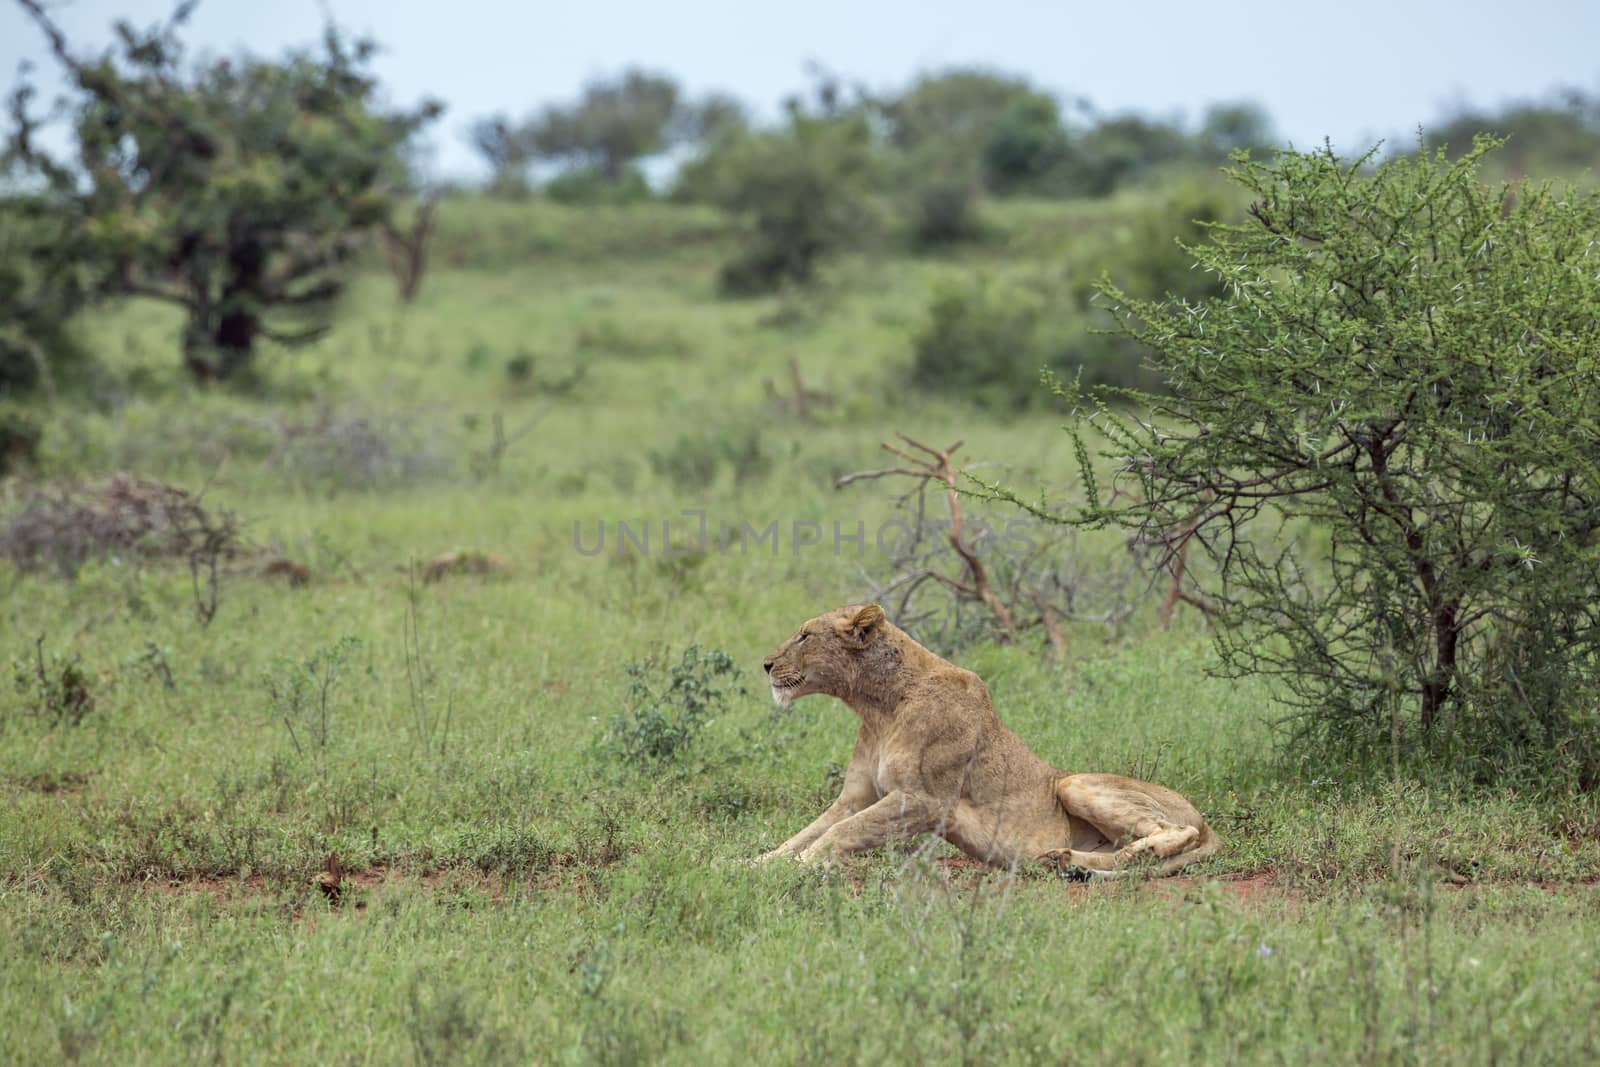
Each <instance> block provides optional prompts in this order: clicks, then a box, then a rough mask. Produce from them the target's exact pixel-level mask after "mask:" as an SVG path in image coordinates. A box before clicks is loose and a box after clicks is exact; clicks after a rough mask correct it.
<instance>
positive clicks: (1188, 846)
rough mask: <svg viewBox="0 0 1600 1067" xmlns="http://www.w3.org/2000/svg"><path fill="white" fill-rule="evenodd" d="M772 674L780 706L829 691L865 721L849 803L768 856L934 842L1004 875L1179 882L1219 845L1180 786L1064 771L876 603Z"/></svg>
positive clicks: (976, 683)
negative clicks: (1176, 876) (1139, 870)
mask: <svg viewBox="0 0 1600 1067" xmlns="http://www.w3.org/2000/svg"><path fill="white" fill-rule="evenodd" d="M762 665H763V666H764V667H765V668H766V671H767V676H768V679H769V681H770V682H771V683H772V696H773V699H774V700H776V701H777V702H778V703H779V704H788V703H789V702H790V701H792V700H796V699H798V698H800V697H803V696H809V695H810V694H812V693H823V694H826V695H828V696H834V697H838V698H839V699H840V700H842V701H844V702H845V703H846V704H848V705H849V706H850V709H851V710H852V711H854V712H855V713H856V714H857V715H858V716H860V718H861V732H860V734H859V735H858V736H857V738H856V747H855V752H854V753H853V754H852V755H851V757H850V766H849V767H848V768H847V769H846V770H845V775H844V788H843V790H841V791H840V793H839V799H838V800H836V801H834V802H833V804H832V806H831V807H829V808H828V810H827V811H825V812H823V813H822V814H821V815H819V816H818V817H817V818H816V820H815V821H814V822H812V824H811V825H810V826H807V827H806V828H805V829H804V830H801V831H800V832H799V833H798V834H795V835H794V836H793V837H791V838H790V839H789V840H787V841H785V842H784V843H783V844H781V845H779V846H778V847H777V848H776V849H773V850H772V851H771V852H768V853H767V854H766V855H764V856H762V857H761V859H762V860H769V859H771V858H772V857H774V856H783V855H797V856H798V857H799V858H800V860H801V861H802V862H814V861H819V860H821V861H828V860H831V859H833V858H834V857H837V856H842V855H847V854H849V853H852V852H859V851H861V850H863V849H868V848H873V847H875V846H878V845H882V844H883V843H884V842H885V841H888V840H889V839H891V838H895V837H908V836H912V835H915V834H924V833H936V834H938V835H939V836H941V837H943V838H944V839H945V840H946V841H949V842H950V843H951V844H953V845H955V846H956V847H957V848H959V849H961V851H963V852H965V853H966V854H967V855H969V856H971V857H973V858H974V859H978V860H982V861H983V862H984V863H987V864H991V865H993V866H1001V867H1010V866H1014V865H1017V864H1021V863H1028V862H1033V861H1040V862H1044V863H1047V864H1050V865H1053V866H1056V867H1058V868H1060V869H1062V870H1063V871H1067V870H1073V869H1075V870H1078V871H1082V872H1087V873H1088V874H1094V875H1102V876H1112V875H1117V874H1122V873H1126V872H1127V870H1128V869H1129V868H1131V867H1135V866H1144V867H1145V869H1147V870H1149V871H1150V872H1151V873H1153V874H1170V873H1171V872H1173V871H1175V870H1177V869H1178V868H1180V867H1182V866H1184V865H1185V864H1189V863H1192V862H1194V861H1195V860H1198V859H1201V858H1203V857H1205V856H1209V855H1211V854H1212V853H1213V852H1215V851H1216V849H1217V837H1216V835H1215V834H1214V833H1212V832H1211V828H1210V827H1208V826H1207V825H1206V824H1205V820H1204V819H1202V818H1201V817H1200V813H1199V812H1197V811H1195V809H1194V806H1193V805H1192V804H1190V803H1189V802H1188V801H1187V800H1185V799H1184V798H1183V797H1181V796H1179V795H1178V794H1177V793H1174V792H1173V791H1172V790H1170V789H1164V788H1162V787H1161V786H1159V785H1151V784H1150V783H1149V782H1140V781H1135V780H1134V779H1132V778H1122V777H1119V776H1118V775H1114V774H1066V773H1064V772H1062V771H1059V770H1057V769H1056V768H1054V767H1052V766H1050V764H1048V763H1046V762H1045V761H1044V760H1042V759H1040V758H1039V757H1038V756H1035V755H1034V754H1033V752H1031V751H1030V750H1029V749H1028V746H1027V745H1025V744H1023V743H1022V740H1021V738H1019V737H1017V735H1016V734H1014V733H1012V732H1011V731H1010V730H1008V729H1006V727H1005V726H1004V725H1002V724H1001V722H1000V720H999V718H998V717H997V716H996V715H995V713H994V705H993V704H992V703H991V702H990V700H989V692H988V690H987V689H985V688H984V686H983V682H982V681H981V680H980V679H979V678H978V676H977V675H976V674H973V673H972V672H971V671H967V670H962V669H961V668H960V667H957V666H955V665H954V664H952V663H949V662H946V661H945V660H943V659H940V658H939V657H938V656H936V655H934V654H933V653H932V652H929V651H928V650H927V649H925V648H923V647H922V646H921V645H919V644H917V642H915V641H913V640H912V639H911V637H910V635H909V634H907V633H906V632H905V631H904V630H901V629H900V628H899V627H897V626H895V625H894V624H893V623H891V622H890V621H889V620H888V619H887V618H885V616H884V614H883V609H882V608H881V607H879V606H878V605H876V604H868V605H865V606H856V607H845V608H839V609H837V610H835V611H830V612H828V613H827V614H826V615H819V616H817V617H816V618H814V619H812V620H810V621H809V622H807V623H806V624H805V625H804V626H802V627H800V630H799V632H797V633H796V634H795V635H794V636H793V637H791V638H789V640H787V641H785V642H784V643H783V644H782V645H780V646H779V647H778V650H777V651H776V652H774V653H772V655H770V656H768V657H767V659H766V661H765V662H764V663H763V664H762ZM1152 859H1153V860H1155V861H1157V862H1154V863H1148V864H1145V863H1142V862H1141V861H1149V860H1152Z"/></svg>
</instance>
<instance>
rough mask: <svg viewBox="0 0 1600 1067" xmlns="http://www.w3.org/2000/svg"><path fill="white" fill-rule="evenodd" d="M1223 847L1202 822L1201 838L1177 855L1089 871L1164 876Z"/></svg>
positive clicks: (1102, 875) (1116, 875)
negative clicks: (1105, 869)
mask: <svg viewBox="0 0 1600 1067" xmlns="http://www.w3.org/2000/svg"><path fill="white" fill-rule="evenodd" d="M1221 847H1222V841H1221V839H1220V838H1218V837H1217V835H1216V834H1215V833H1213V832H1212V830H1211V827H1210V826H1209V825H1207V824H1205V823H1201V824H1200V840H1198V841H1196V842H1195V843H1194V845H1193V847H1191V848H1189V849H1186V850H1185V851H1183V852H1180V853H1178V854H1177V855H1176V856H1168V857H1167V858H1166V859H1164V860H1162V861H1161V862H1160V863H1155V864H1145V863H1141V864H1138V865H1136V866H1133V867H1115V868H1112V869H1111V870H1108V871H1102V870H1095V869H1093V868H1090V869H1089V873H1090V874H1091V875H1093V876H1094V877H1096V878H1126V877H1128V876H1129V875H1131V874H1136V875H1138V876H1139V877H1141V878H1162V877H1165V876H1166V875H1169V874H1176V873H1177V872H1178V871H1180V870H1182V869H1183V868H1185V867H1187V866H1189V864H1191V863H1196V862H1198V861H1200V860H1203V859H1205V858H1206V857H1207V856H1210V855H1212V854H1214V853H1215V852H1216V851H1217V849H1219V848H1221Z"/></svg>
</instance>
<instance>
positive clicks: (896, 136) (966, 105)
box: [882, 68, 1067, 192]
mask: <svg viewBox="0 0 1600 1067" xmlns="http://www.w3.org/2000/svg"><path fill="white" fill-rule="evenodd" d="M882 111H883V114H884V117H885V118H886V119H887V122H888V136H889V142H890V144H891V145H893V146H894V147H895V148H898V149H900V150H901V151H902V152H904V153H905V154H906V155H907V157H908V158H910V159H913V160H916V161H917V164H916V166H917V168H918V169H921V170H926V169H930V168H931V169H936V170H938V171H940V172H942V173H943V174H945V175H952V174H955V175H962V174H977V175H978V176H979V177H980V178H981V180H982V183H983V185H984V186H986V187H987V188H989V189H991V190H994V191H1000V192H1003V191H1008V190H1013V189H1016V188H1019V187H1021V186H1024V185H1026V184H1028V183H1029V182H1031V181H1034V180H1036V179H1038V178H1039V177H1040V176H1042V175H1044V174H1045V173H1047V172H1048V171H1049V170H1050V169H1051V168H1052V167H1054V166H1055V165H1056V164H1057V163H1058V162H1059V161H1060V159H1061V158H1062V156H1063V155H1064V154H1065V151H1066V141H1067V138H1066V131H1065V129H1064V128H1063V127H1062V123H1061V115H1060V109H1059V107H1058V105H1057V103H1056V100H1055V98H1054V97H1053V96H1050V95H1049V94H1048V93H1044V92H1040V91H1039V90H1037V89H1035V88H1033V86H1031V85H1030V84H1029V83H1028V81H1027V80H1026V79H1024V78H1019V77H1014V76H1012V75H1007V74H1001V73H998V72H995V71H989V70H983V69H980V68H956V69H953V70H947V71H942V72H940V73H937V74H927V75H924V76H923V77H921V78H919V79H918V80H917V81H916V82H914V83H913V84H912V86H911V87H910V88H909V89H907V90H906V91H905V92H904V93H902V94H901V95H900V96H898V97H895V98H892V99H890V100H888V101H886V102H884V103H883V104H882ZM947 184H948V183H947Z"/></svg>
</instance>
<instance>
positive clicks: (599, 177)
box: [544, 167, 653, 206]
mask: <svg viewBox="0 0 1600 1067" xmlns="http://www.w3.org/2000/svg"><path fill="white" fill-rule="evenodd" d="M544 195H545V196H547V197H549V198H550V199H551V200H554V201H555V202H556V203H558V204H573V205H580V206H588V205H593V204H637V203H638V202H640V201H641V200H649V199H650V197H651V196H652V195H653V194H652V193H651V192H650V183H649V182H647V181H645V180H644V175H643V174H640V173H639V172H638V171H637V170H629V171H627V172H626V173H625V174H624V175H623V176H622V177H620V178H608V177H607V176H606V175H605V173H604V172H603V171H601V170H598V169H596V168H593V167H585V168H580V169H577V170H569V171H566V172H565V173H562V174H558V175H557V176H555V177H554V178H551V179H550V180H549V181H547V182H545V184H544Z"/></svg>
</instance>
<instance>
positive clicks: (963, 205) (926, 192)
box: [908, 172, 983, 247]
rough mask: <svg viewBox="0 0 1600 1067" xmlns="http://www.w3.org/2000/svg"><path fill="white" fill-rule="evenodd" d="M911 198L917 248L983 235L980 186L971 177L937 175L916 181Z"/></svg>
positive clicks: (912, 229) (952, 242) (912, 224)
mask: <svg viewBox="0 0 1600 1067" xmlns="http://www.w3.org/2000/svg"><path fill="white" fill-rule="evenodd" d="M908 198H909V201H910V207H911V227H910V228H911V239H912V242H913V243H914V244H916V245H920V246H922V247H934V246H938V245H952V244H960V243H962V242H964V241H974V240H977V239H978V238H979V237H981V236H982V235H983V225H982V222H981V221H980V220H979V218H978V183H977V181H976V179H975V178H974V177H972V176H970V175H965V174H962V173H959V172H955V173H949V172H946V173H935V174H934V175H932V176H931V177H928V178H925V179H923V180H921V181H918V182H915V183H914V184H913V185H912V187H911V191H910V193H909V194H908Z"/></svg>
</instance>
